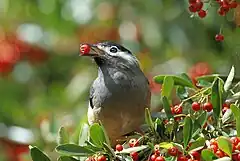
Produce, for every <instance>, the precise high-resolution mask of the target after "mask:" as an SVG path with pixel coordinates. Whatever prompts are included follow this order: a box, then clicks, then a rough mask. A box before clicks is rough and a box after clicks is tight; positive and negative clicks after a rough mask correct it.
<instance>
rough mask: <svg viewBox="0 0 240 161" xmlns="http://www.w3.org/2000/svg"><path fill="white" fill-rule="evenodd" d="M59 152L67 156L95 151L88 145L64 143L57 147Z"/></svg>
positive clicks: (83, 154)
mask: <svg viewBox="0 0 240 161" xmlns="http://www.w3.org/2000/svg"><path fill="white" fill-rule="evenodd" d="M56 151H57V152H58V153H59V154H62V155H67V156H88V155H92V154H94V153H95V152H94V151H92V150H90V149H88V148H87V146H79V145H76V144H63V145H59V146H57V147H56Z"/></svg>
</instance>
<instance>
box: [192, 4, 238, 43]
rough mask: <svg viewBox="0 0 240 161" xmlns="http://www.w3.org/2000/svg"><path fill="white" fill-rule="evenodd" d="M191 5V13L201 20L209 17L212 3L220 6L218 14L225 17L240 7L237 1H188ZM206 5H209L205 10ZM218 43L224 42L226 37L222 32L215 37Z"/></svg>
mask: <svg viewBox="0 0 240 161" xmlns="http://www.w3.org/2000/svg"><path fill="white" fill-rule="evenodd" d="M188 3H189V7H188V9H189V11H190V12H191V13H193V14H196V13H197V15H198V17H200V18H204V17H206V16H207V13H208V12H207V11H208V10H209V8H210V7H211V6H213V5H212V3H217V4H218V14H219V15H220V16H225V15H226V14H227V13H228V12H229V11H230V10H231V9H235V8H237V6H238V3H237V2H236V0H210V1H204V0H188ZM204 4H208V8H207V9H204V8H205V5H204ZM215 40H216V41H223V40H224V36H223V35H222V33H221V31H220V33H218V34H216V36H215Z"/></svg>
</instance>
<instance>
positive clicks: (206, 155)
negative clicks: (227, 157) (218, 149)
mask: <svg viewBox="0 0 240 161" xmlns="http://www.w3.org/2000/svg"><path fill="white" fill-rule="evenodd" d="M201 156H202V158H203V160H205V161H212V160H213V159H217V157H216V155H215V154H214V153H213V152H212V151H211V150H209V149H203V150H202V152H201Z"/></svg>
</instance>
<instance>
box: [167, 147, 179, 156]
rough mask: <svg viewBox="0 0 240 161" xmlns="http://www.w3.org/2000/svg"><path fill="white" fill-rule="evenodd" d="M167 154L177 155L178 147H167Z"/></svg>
mask: <svg viewBox="0 0 240 161" xmlns="http://www.w3.org/2000/svg"><path fill="white" fill-rule="evenodd" d="M168 154H169V155H170V156H177V154H178V149H177V148H176V147H171V148H169V149H168Z"/></svg>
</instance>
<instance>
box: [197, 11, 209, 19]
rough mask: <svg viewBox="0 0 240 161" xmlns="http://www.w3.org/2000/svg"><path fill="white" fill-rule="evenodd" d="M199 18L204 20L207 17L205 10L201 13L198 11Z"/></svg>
mask: <svg viewBox="0 0 240 161" xmlns="http://www.w3.org/2000/svg"><path fill="white" fill-rule="evenodd" d="M198 16H199V17H200V18H204V17H206V16H207V12H206V11H205V10H200V11H198Z"/></svg>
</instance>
